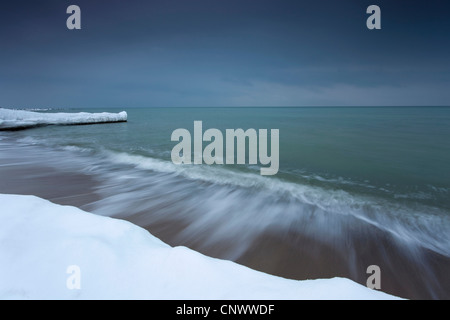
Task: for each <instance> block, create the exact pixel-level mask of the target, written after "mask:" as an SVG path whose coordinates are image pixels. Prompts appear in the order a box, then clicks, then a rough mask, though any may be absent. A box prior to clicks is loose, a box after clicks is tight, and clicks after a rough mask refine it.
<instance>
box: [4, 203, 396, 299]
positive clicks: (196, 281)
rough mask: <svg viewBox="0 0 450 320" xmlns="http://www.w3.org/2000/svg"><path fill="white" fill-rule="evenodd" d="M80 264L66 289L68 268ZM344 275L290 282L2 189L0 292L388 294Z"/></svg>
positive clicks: (18, 295)
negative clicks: (75, 282)
mask: <svg viewBox="0 0 450 320" xmlns="http://www.w3.org/2000/svg"><path fill="white" fill-rule="evenodd" d="M71 265H76V266H78V267H79V268H80V269H79V270H80V273H79V276H80V277H79V280H80V285H81V288H80V289H69V288H68V287H67V280H68V279H69V278H70V279H72V278H71V277H73V275H74V274H68V273H67V268H68V267H69V266H71ZM393 298H395V297H393V296H390V295H388V294H385V293H383V292H379V291H374V290H370V289H368V288H366V287H364V286H361V285H359V284H357V283H355V282H353V281H351V280H348V279H344V278H334V279H323V280H307V281H295V280H287V279H284V278H280V277H275V276H271V275H268V274H265V273H262V272H258V271H254V270H251V269H249V268H247V267H244V266H241V265H238V264H236V263H233V262H230V261H224V260H219V259H213V258H209V257H206V256H204V255H202V254H200V253H197V252H195V251H193V250H190V249H187V248H185V247H175V248H172V247H170V246H168V245H167V244H165V243H163V242H161V241H160V240H159V239H157V238H155V237H154V236H152V235H151V234H150V233H148V232H147V231H146V230H144V229H142V228H140V227H138V226H135V225H133V224H131V223H129V222H126V221H123V220H117V219H113V218H107V217H103V216H97V215H93V214H90V213H87V212H84V211H81V210H79V209H77V208H74V207H65V206H59V205H55V204H52V203H50V202H48V201H46V200H43V199H40V198H37V197H34V196H15V195H0V299H239V300H240V299H393Z"/></svg>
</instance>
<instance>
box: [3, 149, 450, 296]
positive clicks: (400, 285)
mask: <svg viewBox="0 0 450 320" xmlns="http://www.w3.org/2000/svg"><path fill="white" fill-rule="evenodd" d="M2 146H3V149H2V150H1V155H0V178H1V179H0V193H7V194H11V193H14V194H29V195H36V196H39V197H41V198H44V199H47V200H50V201H52V202H54V203H56V204H60V205H71V206H75V207H78V208H80V209H82V210H85V211H88V212H93V211H92V210H91V209H92V208H93V207H95V206H96V204H97V202H99V203H100V205H101V200H102V194H101V192H99V191H101V190H102V188H104V187H105V186H103V185H102V181H101V179H99V178H100V177H97V176H96V175H95V174H92V175H90V174H86V173H83V172H82V170H81V169H82V166H81V165H78V164H76V163H73V165H72V166H69V167H65V168H64V169H62V168H57V167H55V166H52V164H51V162H50V163H48V165H44V164H43V160H44V159H48V157H49V156H50V155H51V154H52V153H51V152H55V151H54V150H51V152H50V153H48V154H46V151H47V150H45V148H41V149H40V150H42V154H40V156H39V157H36V156H35V153H33V152H32V151H33V149H30V150H28V148H27V147H23V148H21V147H18V146H13V145H10V148H9V151H8V149H6V150H5V149H4V144H2ZM0 148H1V147H0ZM38 148H40V147H38ZM30 182H32V183H30ZM62 182H63V183H62ZM116 187H117V186H116ZM119 187H120V186H119ZM169 200H170V198H169ZM125 207H126V208H128V209H127V210H129V211H130V215H129V216H127V217H118V218H120V219H123V220H127V221H130V222H132V223H133V224H136V225H138V226H140V227H143V228H145V229H146V230H148V231H149V232H150V233H151V234H152V235H154V236H155V237H157V238H159V239H161V240H162V241H163V242H165V243H167V244H169V245H170V246H180V245H181V246H186V247H189V248H191V249H193V250H195V251H198V252H200V253H202V254H205V255H207V256H210V257H214V258H220V259H226V260H232V261H235V262H237V263H239V264H242V265H245V266H247V267H250V268H252V269H255V270H258V271H262V272H265V273H268V274H271V275H277V276H281V277H285V278H290V279H295V280H305V279H317V278H333V277H345V278H349V279H351V280H353V281H356V282H358V283H360V284H362V285H365V281H366V279H367V277H368V275H367V274H366V273H365V271H366V268H367V266H369V265H371V264H378V265H380V267H381V269H382V271H383V273H382V278H381V289H382V291H383V292H387V293H389V294H393V295H395V296H399V297H404V298H409V299H440V298H444V299H445V298H448V297H449V295H450V293H449V292H448V291H446V290H448V288H450V283H441V284H440V286H439V285H438V286H437V287H441V288H442V289H441V290H442V291H440V292H439V291H437V292H434V293H430V292H427V291H426V287H427V281H436V279H445V277H446V272H447V270H448V268H447V267H449V266H450V259H448V258H447V257H444V256H441V255H439V254H437V253H434V252H427V251H424V252H421V253H420V254H422V255H423V257H424V258H426V259H427V260H430V261H432V264H433V266H434V267H433V268H434V269H433V270H431V271H430V270H428V271H427V272H424V270H423V269H421V266H416V265H411V264H410V261H409V257H408V255H407V254H404V252H402V250H403V249H404V248H401V247H398V246H397V245H396V244H395V242H393V241H392V239H390V238H389V237H386V235H383V234H380V233H377V232H376V231H373V233H372V232H371V233H370V234H364V233H363V232H362V231H361V230H364V229H361V230H360V231H359V234H358V232H356V231H355V235H347V236H348V237H349V239H348V241H350V242H351V243H352V246H351V247H349V251H348V252H345V251H343V250H342V248H339V247H337V246H336V247H333V246H332V245H330V243H327V242H325V241H322V239H320V238H319V237H314V236H311V235H302V234H299V233H296V232H288V233H283V234H277V233H275V232H273V231H272V232H271V231H264V232H262V233H261V234H260V235H259V236H258V237H257V238H256V239H254V240H253V241H252V243H249V244H246V246H247V247H246V249H245V250H244V251H243V252H242V253H241V254H240V255H239V256H238V257H235V258H233V259H229V257H227V251H228V249H229V247H230V246H238V245H239V244H238V243H232V242H230V243H225V242H223V243H220V244H218V245H213V246H205V244H204V242H203V241H202V240H204V238H202V237H194V238H192V237H191V239H187V238H183V237H180V234H181V233H182V232H183V231H184V230H185V229H187V228H188V227H189V225H190V223H191V222H190V221H188V220H183V218H182V217H180V216H179V215H177V212H171V210H172V211H173V210H174V208H173V207H171V206H169V207H164V204H161V206H160V207H159V208H156V209H154V212H140V211H139V209H138V208H134V206H133V203H129V204H126V206H125ZM93 213H95V210H94V212H93ZM131 213H133V214H131ZM162 213H163V217H162V218H161V215H162ZM148 214H150V215H152V214H153V215H155V214H156V215H159V216H158V217H159V218H158V219H154V220H152V221H151V223H148V221H147V222H146V219H143V220H142V221H139V218H140V217H142V216H143V215H148ZM209 227H210V230H214V225H212V226H209ZM359 227H361V226H358V224H357V223H356V224H355V230H357V229H358V228H359ZM210 230H209V231H208V232H210ZM205 231H206V230H205ZM203 237H207V235H204V236H203ZM352 268H353V270H352ZM394 271H396V272H394ZM434 276H438V277H437V278H436V279H432V278H433V277H434ZM447 281H448V280H447ZM433 294H434V296H433Z"/></svg>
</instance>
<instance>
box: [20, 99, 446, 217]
mask: <svg viewBox="0 0 450 320" xmlns="http://www.w3.org/2000/svg"><path fill="white" fill-rule="evenodd" d="M73 111H76V110H73ZM88 111H91V110H88ZM97 111H105V110H92V112H97ZM106 111H112V112H114V111H117V110H106ZM126 111H127V112H128V119H129V121H128V123H124V124H114V125H104V126H83V127H45V128H37V129H34V130H30V131H26V132H23V133H19V134H23V135H24V136H26V137H28V138H30V137H31V138H35V139H37V140H39V141H45V143H47V144H53V145H59V146H77V147H80V148H87V149H92V150H96V151H99V152H100V151H105V150H110V151H115V152H118V153H126V154H130V155H141V156H145V157H151V158H155V159H161V160H164V161H170V152H171V150H172V148H173V147H174V145H175V144H176V143H175V142H172V141H171V140H170V137H171V134H172V132H173V130H175V129H177V128H186V129H188V130H189V131H190V132H191V134H192V135H193V122H194V121H195V120H201V121H203V131H205V130H206V129H208V128H217V129H220V130H221V131H222V132H223V134H224V136H225V129H237V128H242V129H244V130H246V129H248V128H254V129H279V130H280V170H279V173H278V174H277V175H276V176H275V177H274V178H275V179H281V180H286V181H290V182H294V183H301V184H311V185H314V186H320V187H323V188H331V189H342V190H345V191H349V192H351V193H361V194H367V195H374V196H378V197H384V198H390V199H393V200H396V201H399V202H409V203H412V202H418V203H424V204H429V205H432V206H436V207H439V208H445V209H450V108H442V107H428V108H417V107H415V108H413V107H411V108H408V107H392V108H387V107H383V108H354V107H349V108H345V107H341V108H171V109H167V108H149V109H127V110H126ZM206 144H207V143H206V142H205V143H204V146H205V145H206ZM215 166H217V165H215ZM221 167H222V168H223V169H224V170H227V169H229V170H241V171H245V172H248V171H250V172H252V171H253V172H254V173H257V172H258V170H259V167H258V166H248V165H247V166H246V165H242V166H227V165H224V166H221ZM269 179H270V178H269Z"/></svg>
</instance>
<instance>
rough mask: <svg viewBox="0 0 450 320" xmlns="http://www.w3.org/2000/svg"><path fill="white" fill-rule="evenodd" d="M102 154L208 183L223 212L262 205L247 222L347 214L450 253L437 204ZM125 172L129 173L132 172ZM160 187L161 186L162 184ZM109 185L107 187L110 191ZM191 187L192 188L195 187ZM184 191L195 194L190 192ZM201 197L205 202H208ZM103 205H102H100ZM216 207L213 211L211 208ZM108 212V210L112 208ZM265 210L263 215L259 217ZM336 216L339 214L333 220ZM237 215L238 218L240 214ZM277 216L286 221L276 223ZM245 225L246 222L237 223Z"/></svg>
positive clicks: (142, 178)
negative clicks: (401, 202) (408, 204)
mask: <svg viewBox="0 0 450 320" xmlns="http://www.w3.org/2000/svg"><path fill="white" fill-rule="evenodd" d="M102 153H103V155H104V156H105V157H106V160H107V161H108V162H111V163H115V164H121V165H128V166H132V167H133V168H135V169H139V170H151V171H153V172H156V173H160V174H164V175H165V176H164V177H161V179H162V180H163V181H165V183H167V184H168V185H170V186H171V187H172V188H173V186H174V185H176V184H177V183H178V185H181V184H182V183H181V182H175V180H176V179H182V180H184V181H186V180H188V181H191V182H195V183H206V184H208V185H209V187H207V188H208V190H210V191H211V194H210V195H209V196H208V197H210V200H212V199H215V200H216V201H217V203H220V204H221V205H220V206H221V207H222V208H224V210H222V211H223V212H222V213H223V214H225V212H226V211H227V208H228V209H230V208H231V207H233V205H231V207H230V204H227V202H228V203H238V204H239V205H238V207H239V206H242V208H244V207H246V206H247V203H249V202H252V201H253V202H254V203H259V204H260V205H261V206H262V207H264V210H261V208H259V209H255V208H252V207H251V205H250V206H249V207H248V208H249V210H246V211H247V212H250V211H254V212H255V216H252V215H248V216H247V218H250V216H251V218H250V220H252V219H255V220H259V223H263V222H262V221H263V220H264V219H268V220H267V221H266V222H264V223H263V224H264V225H265V226H266V227H270V226H271V225H272V226H279V225H280V224H283V223H286V226H288V225H289V224H290V223H291V222H292V221H293V220H297V221H298V219H299V218H300V217H298V216H295V215H296V214H300V215H302V214H304V216H309V218H308V219H310V220H309V222H308V223H309V225H310V227H312V226H313V224H314V223H313V220H317V221H316V222H317V223H318V224H322V223H323V225H326V223H324V221H322V219H329V221H332V220H333V219H339V220H345V219H348V218H345V216H347V217H352V219H353V218H356V219H357V220H358V221H359V222H360V223H363V224H365V225H367V226H371V228H376V229H378V230H380V231H382V232H385V233H388V234H390V235H392V236H394V237H395V238H398V239H399V240H401V241H402V242H407V243H410V244H412V243H415V244H416V245H418V246H420V247H426V248H428V249H430V250H433V251H435V252H438V253H441V254H443V255H445V256H450V254H449V253H450V247H449V244H450V238H449V235H448V233H447V231H446V230H448V228H449V226H450V220H449V217H448V214H447V213H446V212H443V211H442V210H440V209H438V208H434V207H429V206H425V205H419V204H415V205H410V206H406V205H405V204H399V203H395V202H392V201H388V200H386V199H380V198H376V197H370V196H367V195H358V194H353V193H349V192H346V191H343V190H336V189H326V188H323V187H318V186H312V185H308V184H300V183H294V182H289V181H284V180H281V179H278V178H276V177H262V176H260V175H258V174H255V173H251V172H248V173H247V172H241V171H238V170H233V169H231V168H225V167H218V166H196V165H183V166H180V165H175V164H173V163H171V162H170V161H166V160H160V159H155V158H152V157H148V156H142V155H132V154H128V153H123V152H113V151H103V152H102ZM125 176H128V177H130V176H132V175H125ZM138 176H139V181H140V183H143V184H144V185H141V187H140V188H139V189H140V190H142V195H148V193H147V192H148V190H149V188H150V189H151V188H152V187H149V186H146V185H145V183H146V182H145V176H142V175H138ZM115 178H117V179H120V180H121V179H122V178H123V177H122V178H121V177H113V179H115ZM162 180H161V181H162ZM171 180H173V181H171ZM133 181H134V180H133ZM115 183H117V185H118V186H120V189H121V190H122V193H123V189H122V188H123V187H125V186H124V184H123V181H121V182H118V181H116V182H115ZM115 183H111V184H110V185H114V184H115ZM187 185H189V188H192V184H189V183H187ZM160 186H163V184H161V185H160ZM130 187H131V189H130V190H133V191H132V192H130V194H129V196H131V197H140V195H139V191H138V190H137V189H136V188H135V187H136V181H134V182H133V185H132V186H130ZM189 188H188V189H189ZM113 189H114V188H112V189H109V191H112V190H113ZM193 190H195V187H194V188H193ZM167 191H168V192H169V191H172V189H170V188H169V189H168V190H167ZM115 192H120V190H119V189H117V190H114V192H113V194H114V193H115ZM133 193H135V194H133ZM189 193H191V194H192V196H193V197H195V198H197V196H196V195H195V191H192V192H189ZM208 194H209V192H208ZM231 194H232V195H231ZM218 195H220V196H218ZM122 196H123V194H122ZM204 196H206V194H204ZM221 197H223V198H221ZM224 199H225V200H224ZM110 200H112V198H110ZM202 201H203V202H208V201H207V200H202ZM105 204H106V203H103V205H105ZM116 204H117V203H116ZM116 204H115V205H116ZM260 205H258V207H259V206H260ZM213 206H215V205H214V204H211V207H213ZM108 207H109V206H108ZM109 208H110V207H109ZM293 208H295V209H298V211H297V213H293V212H292V213H290V214H288V212H289V211H291V209H293ZM234 209H236V208H234ZM234 209H233V210H234ZM233 210H230V211H233ZM205 211H207V210H205ZM215 211H217V210H216V209H215ZM294 211H296V210H294ZM109 212H110V213H111V212H112V211H109ZM264 213H265V214H266V216H264ZM305 213H306V214H305ZM206 215H208V214H206ZM319 216H322V218H319ZM336 216H338V217H337V218H336ZM236 219H237V220H241V221H242V217H241V218H236ZM279 219H286V220H285V221H284V222H281V221H280V220H279ZM319 220H320V222H319ZM249 223H251V221H247V222H246V223H243V224H242V225H247V224H249ZM418 226H420V227H418ZM320 228H321V227H320V226H319V225H317V226H315V227H314V228H313V229H316V231H317V230H318V229H320ZM249 232H250V231H249ZM326 232H330V230H329V229H327V230H326ZM332 232H335V231H332ZM443 240H445V241H443Z"/></svg>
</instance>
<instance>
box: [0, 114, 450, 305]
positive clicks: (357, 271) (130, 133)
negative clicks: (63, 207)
mask: <svg viewBox="0 0 450 320" xmlns="http://www.w3.org/2000/svg"><path fill="white" fill-rule="evenodd" d="M37 111H38V112H44V113H47V112H120V111H126V112H127V113H128V121H127V122H124V123H109V124H98V125H83V126H57V125H52V126H42V127H36V128H31V129H27V130H18V131H2V132H0V153H3V154H4V155H5V153H7V152H10V151H11V150H13V149H14V148H16V149H18V150H22V151H20V152H24V158H26V159H27V161H28V162H29V163H30V166H34V165H37V164H39V165H45V166H50V167H52V168H54V169H55V170H60V171H65V172H71V173H74V172H79V173H82V174H84V175H88V176H91V177H93V179H94V180H95V181H96V185H95V188H94V189H93V192H94V193H95V194H96V196H97V198H96V199H95V201H91V202H89V203H86V204H84V205H83V208H84V209H86V210H89V211H90V212H93V213H95V214H100V215H105V216H110V217H114V218H119V219H125V220H128V221H131V222H133V223H135V224H137V225H139V226H141V227H143V228H146V229H147V230H149V231H150V232H151V233H152V234H154V235H156V236H158V237H160V238H161V239H162V240H163V241H166V242H167V243H169V244H171V245H173V246H187V247H190V248H193V249H194V250H197V251H199V252H201V253H203V254H206V255H209V256H213V257H216V258H221V259H228V260H232V261H235V262H237V263H240V264H243V265H246V266H248V267H250V268H253V269H256V270H260V271H263V272H267V273H270V274H274V275H277V276H281V277H286V278H291V279H300V280H304V279H316V278H332V277H347V278H350V279H352V280H354V281H357V282H359V283H361V284H363V285H368V283H367V281H368V279H369V278H370V276H371V273H370V272H369V271H368V270H372V269H371V268H369V267H370V266H373V265H375V266H378V267H379V270H380V274H381V290H383V291H386V292H388V293H392V294H395V295H398V296H401V297H405V298H413V299H414V298H418V299H422V298H423V299H449V298H450V277H449V273H448V272H449V270H450V108H448V107H433V106H429V107H298V108H296V107H264V108H262V107H246V108H236V107H229V108H227V107H223V108H200V107H198V108H196V107H190V108H187V107H186V108H175V107H174V108H126V107H124V108H122V109H120V110H119V109H108V108H98V109H57V108H56V109H51V108H49V109H46V110H37ZM194 121H202V125H203V130H207V129H209V128H216V129H219V130H220V131H221V132H223V135H224V137H225V131H226V129H238V128H241V129H243V130H247V129H250V128H253V129H256V130H258V129H267V130H268V131H269V132H270V129H278V130H279V170H278V173H277V174H276V175H272V176H262V175H261V174H260V168H261V165H259V164H256V165H255V164H248V163H247V164H239V165H237V164H236V165H227V164H224V165H221V164H213V165H206V164H201V165H199V164H181V165H177V164H174V163H173V162H172V160H171V151H172V149H173V148H174V146H175V145H176V144H177V143H178V142H177V141H172V140H171V135H172V133H173V131H174V130H176V129H179V128H184V129H187V130H188V131H190V132H191V134H192V137H193V135H194ZM207 144H208V143H207V142H204V144H203V147H205V146H206V145H207ZM6 146H7V147H6ZM269 151H270V148H269ZM25 154H26V155H27V156H25ZM0 157H1V155H0ZM30 159H33V160H32V161H31V160H30ZM3 183H7V182H5V181H3ZM30 183H33V181H32V179H30ZM53 183H54V182H53ZM57 183H58V184H60V185H61V186H63V185H64V184H67V183H71V181H63V180H62V181H58V182H57Z"/></svg>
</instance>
